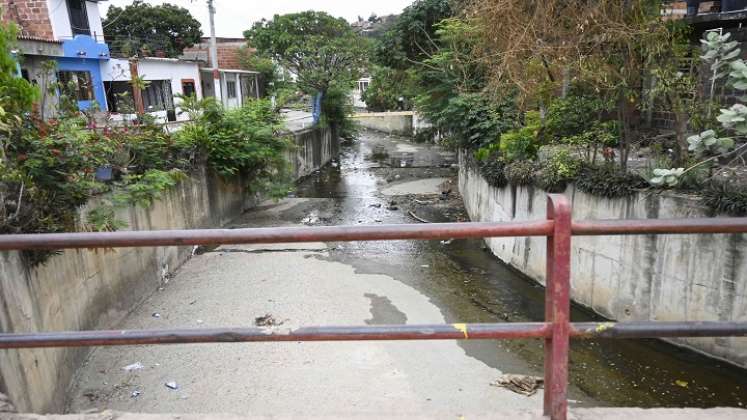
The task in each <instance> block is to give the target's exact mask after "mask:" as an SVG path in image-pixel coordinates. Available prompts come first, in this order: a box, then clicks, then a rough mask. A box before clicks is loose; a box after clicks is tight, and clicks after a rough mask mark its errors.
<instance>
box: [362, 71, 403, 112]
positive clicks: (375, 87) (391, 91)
mask: <svg viewBox="0 0 747 420" xmlns="http://www.w3.org/2000/svg"><path fill="white" fill-rule="evenodd" d="M414 83H415V80H414V74H413V72H411V71H408V70H398V69H393V68H390V67H382V66H376V67H374V69H373V71H372V73H371V83H370V84H369V85H368V89H366V91H365V92H363V97H362V99H363V101H364V102H365V103H366V108H367V109H368V110H369V111H374V112H379V111H394V110H402V111H408V110H411V109H412V102H413V98H412V93H411V92H412V90H413V85H414ZM400 98H401V99H402V101H400Z"/></svg>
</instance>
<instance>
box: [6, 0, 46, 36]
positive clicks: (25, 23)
mask: <svg viewBox="0 0 747 420" xmlns="http://www.w3.org/2000/svg"><path fill="white" fill-rule="evenodd" d="M0 12H2V13H0V16H1V17H2V20H3V21H4V22H8V21H10V22H15V23H17V24H18V26H20V27H21V30H20V33H19V34H20V35H21V36H26V37H31V38H39V39H45V40H53V39H54V35H53V33H52V23H51V22H50V21H49V11H48V10H47V2H46V0H0Z"/></svg>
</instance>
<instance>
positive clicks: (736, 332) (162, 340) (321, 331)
mask: <svg viewBox="0 0 747 420" xmlns="http://www.w3.org/2000/svg"><path fill="white" fill-rule="evenodd" d="M551 325H552V324H551V323H545V322H509V323H492V324H434V325H430V324H428V325H366V326H320V327H301V328H297V329H291V328H285V327H264V328H244V327H236V328H193V329H158V330H98V331H59V332H38V333H12V334H0V349H11V348H38V347H88V346H123V345H140V344H188V343H240V342H265V341H376V340H486V339H490V340H496V339H520V338H546V337H549V336H550V332H551ZM570 335H571V337H573V338H613V339H628V338H659V337H744V336H747V323H744V322H743V323H739V322H719V321H708V322H702V321H692V322H655V321H644V322H576V323H571V324H570Z"/></svg>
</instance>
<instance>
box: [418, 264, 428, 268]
mask: <svg viewBox="0 0 747 420" xmlns="http://www.w3.org/2000/svg"><path fill="white" fill-rule="evenodd" d="M428 267H430V265H428V264H423V265H421V266H420V268H428Z"/></svg>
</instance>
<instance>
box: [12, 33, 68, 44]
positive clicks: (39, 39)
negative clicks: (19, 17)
mask: <svg viewBox="0 0 747 420" xmlns="http://www.w3.org/2000/svg"><path fill="white" fill-rule="evenodd" d="M17 38H18V39H19V40H21V41H35V42H48V43H50V44H62V41H61V40H57V39H48V38H42V37H38V36H29V35H18V37H17Z"/></svg>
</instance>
